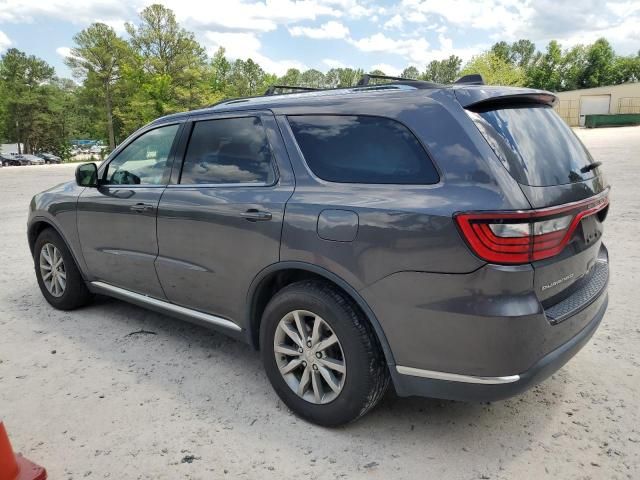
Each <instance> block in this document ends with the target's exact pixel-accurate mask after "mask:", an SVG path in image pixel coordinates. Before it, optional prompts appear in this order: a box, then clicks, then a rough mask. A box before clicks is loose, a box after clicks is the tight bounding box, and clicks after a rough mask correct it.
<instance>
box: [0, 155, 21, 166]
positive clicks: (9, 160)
mask: <svg viewBox="0 0 640 480" xmlns="http://www.w3.org/2000/svg"><path fill="white" fill-rule="evenodd" d="M13 162H14V158H13V157H12V156H11V155H9V154H8V153H0V163H1V164H2V166H3V167H9V166H11V165H14V163H13ZM16 165H17V164H16Z"/></svg>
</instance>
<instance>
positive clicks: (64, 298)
mask: <svg viewBox="0 0 640 480" xmlns="http://www.w3.org/2000/svg"><path fill="white" fill-rule="evenodd" d="M48 243H50V244H52V245H54V246H55V247H56V248H57V249H58V250H59V251H60V252H61V254H62V260H63V262H64V270H65V273H66V277H67V279H66V286H65V289H64V292H63V293H62V295H61V296H59V297H56V296H54V295H52V294H51V293H49V290H47V287H46V286H45V284H44V281H43V279H42V274H41V271H40V252H41V250H42V248H43V246H45V245H46V244H48ZM33 261H34V267H35V271H36V278H37V279H38V286H39V287H40V291H41V292H42V295H44V298H45V299H46V300H47V302H49V304H50V305H51V306H53V307H55V308H57V309H58V310H73V309H75V308H78V307H82V306H84V305H86V304H87V303H89V302H90V301H91V300H92V299H93V295H92V294H91V292H89V290H88V289H87V286H86V284H85V282H84V279H83V278H82V275H81V274H80V271H79V270H78V266H77V265H76V263H75V261H74V259H73V256H72V255H71V252H69V249H68V248H67V245H66V244H65V242H64V240H63V239H62V238H61V237H60V235H58V232H56V231H55V230H53V229H52V228H46V229H45V230H43V231H42V232H40V235H38V238H37V239H36V243H35V245H34V248H33Z"/></svg>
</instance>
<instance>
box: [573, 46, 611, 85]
mask: <svg viewBox="0 0 640 480" xmlns="http://www.w3.org/2000/svg"><path fill="white" fill-rule="evenodd" d="M615 55H616V54H615V52H614V51H613V48H612V47H611V44H610V43H609V42H608V41H607V40H606V39H604V38H599V39H598V40H596V41H595V43H593V44H592V45H590V46H589V47H588V48H587V55H586V66H585V69H584V71H583V72H582V78H581V80H580V86H581V87H582V88H591V87H601V86H603V85H610V84H611V83H613V80H614V71H613V70H614V59H615Z"/></svg>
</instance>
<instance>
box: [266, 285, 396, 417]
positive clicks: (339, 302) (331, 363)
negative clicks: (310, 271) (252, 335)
mask: <svg viewBox="0 0 640 480" xmlns="http://www.w3.org/2000/svg"><path fill="white" fill-rule="evenodd" d="M260 348H261V351H262V360H263V363H264V366H265V370H266V372H267V376H268V377H269V380H270V381H271V384H272V385H273V387H274V389H275V391H276V393H277V394H278V395H279V396H280V398H281V399H282V401H283V402H284V403H285V404H286V405H287V406H288V407H289V408H290V409H291V410H293V412H295V413H296V414H297V415H299V416H301V417H302V418H305V419H307V420H309V421H311V422H314V423H317V424H319V425H323V426H338V425H342V424H344V423H348V422H351V421H353V420H356V419H357V418H359V417H361V416H362V415H364V414H365V413H366V412H367V411H369V410H370V409H371V408H373V407H374V406H375V404H376V403H377V402H378V401H379V400H380V398H382V395H383V394H384V392H385V390H386V388H387V385H388V383H389V374H388V371H387V367H386V364H385V361H384V355H383V354H382V352H381V349H380V346H379V345H378V342H377V338H376V337H375V334H374V332H373V329H372V328H371V326H370V325H369V323H368V322H367V320H366V319H365V318H364V316H363V314H362V313H361V312H360V311H359V309H358V308H357V307H356V306H355V305H354V303H353V302H352V301H351V299H350V298H348V297H347V296H346V295H345V294H344V293H343V292H341V291H340V290H338V289H336V288H334V287H333V286H331V285H329V284H327V283H324V282H319V281H302V282H298V283H294V284H291V285H289V286H287V287H285V288H283V289H282V290H281V291H279V292H278V293H277V294H276V295H275V296H274V297H273V299H271V301H270V302H269V304H268V305H267V307H266V309H265V311H264V314H263V317H262V323H261V329H260Z"/></svg>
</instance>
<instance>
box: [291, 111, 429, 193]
mask: <svg viewBox="0 0 640 480" xmlns="http://www.w3.org/2000/svg"><path fill="white" fill-rule="evenodd" d="M289 124H290V125H291V129H292V131H293V134H294V136H295V137H296V140H297V142H298V145H299V146H300V150H301V151H302V154H303V155H304V158H305V160H306V162H307V164H308V165H309V168H310V169H311V171H312V172H313V173H314V174H315V175H316V176H317V177H319V178H321V179H323V180H327V181H329V182H341V183H387V184H414V185H416V184H432V183H437V182H438V179H439V177H438V173H437V171H436V169H435V168H434V166H433V164H432V163H431V160H429V157H428V156H427V153H426V152H425V150H424V148H423V147H422V145H420V143H419V142H418V140H417V139H416V137H415V136H414V135H413V133H411V132H410V131H409V130H408V129H407V127H405V126H404V125H402V124H401V123H399V122H396V121H395V120H391V119H388V118H382V117H370V116H355V115H349V116H347V115H300V116H298V115H296V116H290V117H289Z"/></svg>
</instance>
